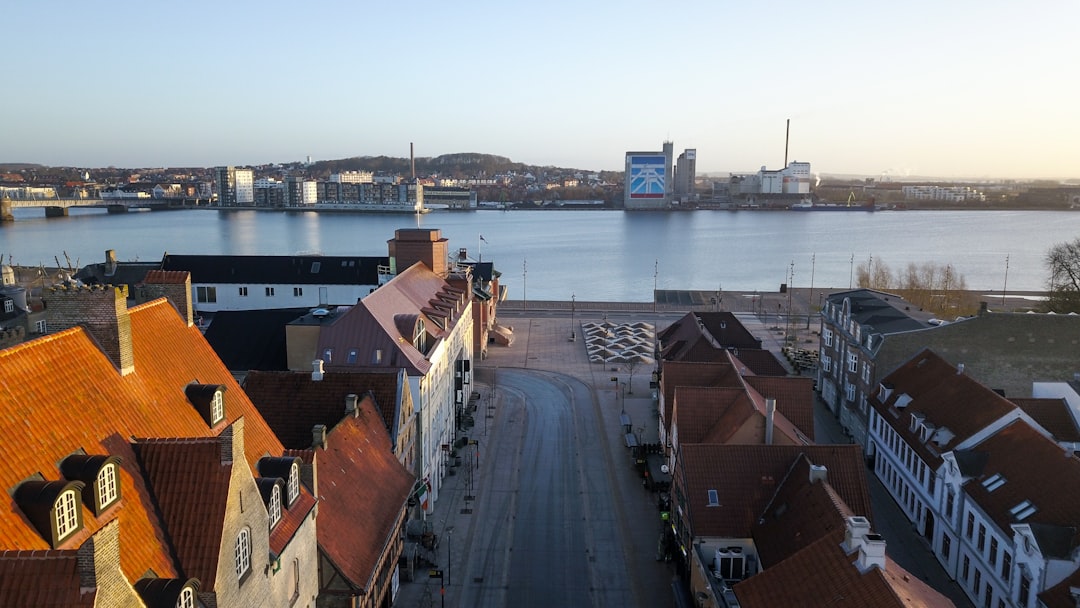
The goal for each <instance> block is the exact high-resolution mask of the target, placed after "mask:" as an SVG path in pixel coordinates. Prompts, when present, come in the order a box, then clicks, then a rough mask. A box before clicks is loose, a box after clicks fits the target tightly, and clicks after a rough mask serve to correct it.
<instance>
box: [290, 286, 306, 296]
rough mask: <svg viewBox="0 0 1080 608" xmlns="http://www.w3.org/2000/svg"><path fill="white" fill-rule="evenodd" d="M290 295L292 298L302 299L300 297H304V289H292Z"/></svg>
mask: <svg viewBox="0 0 1080 608" xmlns="http://www.w3.org/2000/svg"><path fill="white" fill-rule="evenodd" d="M292 295H293V297H294V298H302V297H304V288H303V287H293V288H292Z"/></svg>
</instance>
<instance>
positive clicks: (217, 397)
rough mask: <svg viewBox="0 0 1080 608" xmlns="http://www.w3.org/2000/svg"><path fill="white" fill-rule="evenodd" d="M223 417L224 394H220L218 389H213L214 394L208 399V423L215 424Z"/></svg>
mask: <svg viewBox="0 0 1080 608" xmlns="http://www.w3.org/2000/svg"><path fill="white" fill-rule="evenodd" d="M224 417H225V396H224V395H222V394H221V391H220V390H216V391H214V396H213V397H212V398H211V399H210V423H211V424H217V423H219V422H221V419H222V418H224Z"/></svg>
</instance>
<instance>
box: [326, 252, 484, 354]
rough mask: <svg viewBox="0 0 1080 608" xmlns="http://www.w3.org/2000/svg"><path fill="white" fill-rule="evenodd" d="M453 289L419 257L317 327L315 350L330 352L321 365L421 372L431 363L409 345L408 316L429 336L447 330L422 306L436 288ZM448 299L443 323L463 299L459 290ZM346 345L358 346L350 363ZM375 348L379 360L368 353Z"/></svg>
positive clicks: (459, 315)
mask: <svg viewBox="0 0 1080 608" xmlns="http://www.w3.org/2000/svg"><path fill="white" fill-rule="evenodd" d="M456 291H457V290H456V288H454V287H452V286H451V285H450V284H449V283H447V282H446V281H445V280H444V279H442V278H441V277H439V276H438V275H436V274H435V273H433V272H432V271H431V270H429V269H428V267H427V266H425V265H424V264H423V263H420V262H417V263H416V264H413V265H412V266H410V267H409V268H408V269H407V270H405V271H404V272H401V273H399V274H398V275H397V276H396V277H394V278H393V279H392V280H391V281H390V282H388V283H386V284H385V285H383V286H381V287H379V288H378V289H376V290H375V291H374V292H372V293H370V294H368V295H367V296H366V297H364V298H363V299H362V300H360V301H359V302H357V303H356V306H353V307H352V308H351V309H350V310H348V311H347V312H346V313H345V314H343V315H341V316H340V317H339V318H337V319H335V320H334V322H333V323H332V324H330V325H328V326H326V327H324V328H323V329H322V331H321V332H320V333H319V342H318V348H317V349H316V351H315V352H316V353H324V352H325V351H326V350H328V349H329V350H330V351H331V352H332V353H333V356H332V358H331V360H330V361H326V362H325V363H326V369H327V370H335V369H336V370H340V371H345V370H348V371H358V370H360V371H375V370H379V369H386V368H388V367H389V368H401V367H403V368H405V370H406V373H408V374H409V375H410V376H416V375H424V374H426V373H427V372H428V370H429V369H430V368H431V362H429V361H428V360H427V358H426V355H425V354H424V353H421V352H420V351H418V350H417V349H416V348H415V347H414V346H413V336H412V327H413V323H412V321H413V320H414V319H415V318H420V319H423V320H424V327H425V330H426V331H427V333H428V334H429V341H430V342H433V341H435V340H437V339H440V338H444V337H446V336H447V335H449V332H448V331H447V330H446V329H439V326H438V325H437V324H436V323H435V322H434V321H432V317H430V316H428V314H427V313H424V312H422V310H423V309H424V308H427V307H428V302H429V300H431V299H432V298H436V297H438V296H439V294H452V293H455V292H456ZM454 302H455V304H454V318H453V321H452V322H451V323H450V324H449V325H448V326H447V327H448V328H449V327H452V326H453V324H455V323H457V322H458V321H459V320H460V319H461V318H462V316H463V313H464V306H465V305H466V304H467V300H466V299H465V298H464V297H461V296H455V297H454ZM444 325H446V324H445V323H444ZM350 350H357V351H358V352H357V357H356V361H355V362H353V363H349V362H348V353H349V351H350ZM379 350H381V351H382V353H383V356H382V360H381V362H375V358H374V357H375V355H374V354H375V352H376V351H379Z"/></svg>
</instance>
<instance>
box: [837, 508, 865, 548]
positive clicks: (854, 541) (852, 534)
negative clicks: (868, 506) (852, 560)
mask: <svg viewBox="0 0 1080 608" xmlns="http://www.w3.org/2000/svg"><path fill="white" fill-rule="evenodd" d="M869 533H870V520H869V519H866V518H865V517H863V516H861V515H852V516H851V517H849V518H847V521H846V522H845V523H844V544H843V548H844V552H845V553H851V552H852V551H855V550H856V549H858V548H859V547H861V546H862V544H863V541H864V540H865V538H866V535H867V534H869Z"/></svg>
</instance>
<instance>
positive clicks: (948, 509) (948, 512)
mask: <svg viewBox="0 0 1080 608" xmlns="http://www.w3.org/2000/svg"><path fill="white" fill-rule="evenodd" d="M954 500H955V499H954V498H953V491H952V490H951V489H950V490H948V491H947V492H946V494H945V517H948V518H949V519H952V512H953V501H954Z"/></svg>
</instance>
